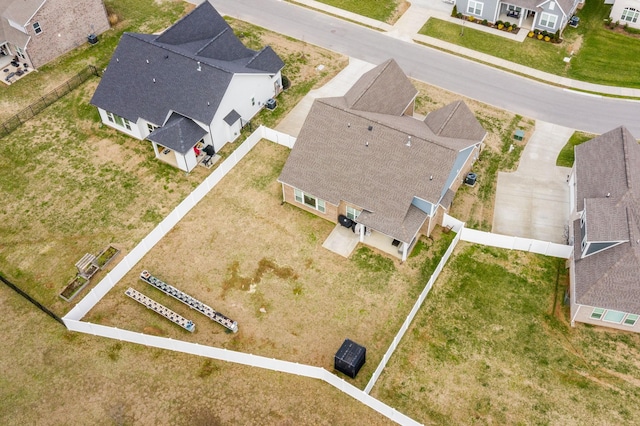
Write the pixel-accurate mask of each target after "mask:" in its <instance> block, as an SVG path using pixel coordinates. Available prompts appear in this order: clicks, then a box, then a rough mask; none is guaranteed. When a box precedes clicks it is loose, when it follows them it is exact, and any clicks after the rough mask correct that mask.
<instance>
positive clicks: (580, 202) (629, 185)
mask: <svg viewBox="0 0 640 426" xmlns="http://www.w3.org/2000/svg"><path fill="white" fill-rule="evenodd" d="M575 157H576V160H575V171H576V197H577V209H578V211H581V210H583V209H584V210H585V211H586V218H587V220H586V228H587V238H588V240H589V241H619V240H624V241H625V242H624V243H622V244H619V245H617V246H615V247H612V248H608V249H606V250H603V251H601V252H598V253H595V254H593V255H590V256H587V257H584V258H582V257H581V250H582V249H581V242H582V241H581V238H580V235H581V234H580V224H579V220H578V221H576V222H575V223H574V232H575V234H574V235H575V236H576V238H575V242H574V244H575V247H574V256H575V277H576V279H575V291H576V302H577V303H580V304H584V305H590V306H597V307H602V308H606V309H614V310H619V311H623V312H630V313H636V314H640V280H639V279H638V277H639V276H640V188H639V187H638V182H640V181H639V178H640V145H638V143H637V141H636V140H635V139H634V138H633V136H632V135H631V133H630V132H629V131H628V130H627V129H626V128H624V127H619V128H617V129H614V130H612V131H610V132H607V133H604V134H602V135H600V136H598V137H596V138H594V139H592V140H590V141H588V142H585V143H584V144H581V145H579V146H577V147H576V148H575ZM607 194H608V195H609V196H608V197H607Z"/></svg>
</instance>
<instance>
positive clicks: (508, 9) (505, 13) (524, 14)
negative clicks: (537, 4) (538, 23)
mask: <svg viewBox="0 0 640 426" xmlns="http://www.w3.org/2000/svg"><path fill="white" fill-rule="evenodd" d="M535 15H536V12H535V11H533V10H529V9H526V8H523V7H520V6H515V5H512V4H505V3H501V4H500V12H499V13H498V19H497V21H502V22H510V23H512V24H516V25H517V26H518V28H523V29H526V30H531V29H532V28H533V24H534V20H535Z"/></svg>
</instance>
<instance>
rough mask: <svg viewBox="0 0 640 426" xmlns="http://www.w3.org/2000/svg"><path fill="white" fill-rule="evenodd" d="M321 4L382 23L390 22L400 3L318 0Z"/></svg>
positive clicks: (369, 0)
mask: <svg viewBox="0 0 640 426" xmlns="http://www.w3.org/2000/svg"><path fill="white" fill-rule="evenodd" d="M318 1H319V2H320V3H324V4H328V5H329V6H334V7H337V8H340V9H344V10H347V11H349V12H353V13H357V14H358V15H362V16H366V17H368V18H372V19H377V20H378V21H382V22H389V21H390V20H391V19H392V18H393V16H394V12H395V10H396V8H397V7H398V4H399V3H400V1H398V0H318Z"/></svg>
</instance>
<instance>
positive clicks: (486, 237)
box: [461, 227, 573, 259]
mask: <svg viewBox="0 0 640 426" xmlns="http://www.w3.org/2000/svg"><path fill="white" fill-rule="evenodd" d="M461 234H462V237H461V239H462V241H468V242H470V243H476V244H483V245H485V246H492V247H499V248H505V249H509V250H521V251H530V252H531V253H538V254H543V255H545V256H552V257H561V258H563V259H568V258H569V257H570V256H571V252H572V251H573V246H567V245H564V244H556V243H551V242H548V241H540V240H534V239H531V238H520V237H509V236H507V235H500V234H492V233H491V232H484V231H478V230H475V229H469V228H464V227H463V228H462V232H461Z"/></svg>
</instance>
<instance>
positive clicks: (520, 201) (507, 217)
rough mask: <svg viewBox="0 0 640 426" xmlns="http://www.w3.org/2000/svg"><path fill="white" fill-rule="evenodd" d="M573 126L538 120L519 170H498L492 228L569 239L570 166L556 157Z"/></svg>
mask: <svg viewBox="0 0 640 426" xmlns="http://www.w3.org/2000/svg"><path fill="white" fill-rule="evenodd" d="M572 134H573V129H569V128H566V127H561V126H558V125H555V124H551V123H546V122H541V121H537V122H536V129H535V132H534V134H533V135H532V136H531V139H530V140H529V141H528V142H527V145H526V146H525V149H524V152H523V153H522V158H521V159H520V164H519V165H518V170H517V171H515V172H513V173H504V172H500V173H498V185H497V190H496V203H495V208H494V213H493V227H492V231H493V232H495V233H497V234H503V235H513V236H517V237H525V238H535V239H538V240H543V241H551V242H554V243H563V244H564V243H566V236H565V226H566V225H567V224H568V220H569V214H570V211H569V186H568V185H567V176H568V175H569V173H570V170H571V169H569V168H566V167H557V166H556V158H557V157H558V153H559V152H560V150H561V149H562V147H563V146H564V145H565V144H566V143H567V141H568V140H569V138H570V137H571V135H572Z"/></svg>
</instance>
